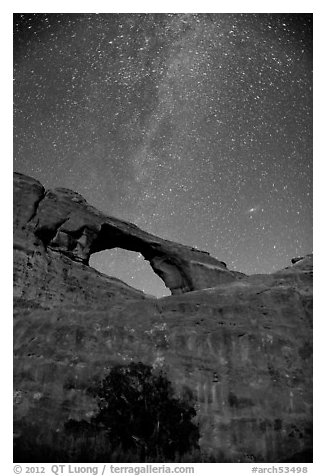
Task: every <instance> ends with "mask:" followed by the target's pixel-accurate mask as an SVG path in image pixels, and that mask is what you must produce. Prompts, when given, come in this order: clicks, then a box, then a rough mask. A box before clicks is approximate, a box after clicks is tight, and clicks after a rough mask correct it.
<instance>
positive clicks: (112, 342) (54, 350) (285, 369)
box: [14, 174, 312, 462]
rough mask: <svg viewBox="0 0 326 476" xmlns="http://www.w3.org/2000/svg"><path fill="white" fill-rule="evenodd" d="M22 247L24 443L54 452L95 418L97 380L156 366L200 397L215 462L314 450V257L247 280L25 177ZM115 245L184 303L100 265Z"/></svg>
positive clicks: (20, 199)
mask: <svg viewBox="0 0 326 476" xmlns="http://www.w3.org/2000/svg"><path fill="white" fill-rule="evenodd" d="M14 246H15V249H14V284H15V290H14V295H15V316H14V354H15V360H14V390H15V413H14V416H15V431H16V433H17V435H19V434H20V433H22V432H24V428H26V426H27V427H28V426H34V427H35V428H36V429H37V431H38V433H39V436H40V438H41V439H44V440H49V433H51V432H53V431H55V432H59V434H60V432H62V431H63V425H64V422H65V421H67V420H68V419H69V418H74V419H83V418H86V419H87V418H89V417H90V415H91V414H92V411H94V409H95V403H94V400H93V399H92V398H91V397H90V396H89V395H88V393H87V392H86V389H87V387H88V386H89V385H90V384H91V383H92V381H93V380H94V378H95V379H101V378H103V377H104V376H105V375H106V374H107V372H108V371H109V369H110V368H112V366H114V365H116V364H121V363H129V362H131V361H135V362H138V361H142V362H144V363H145V364H149V365H153V366H154V367H162V368H163V369H164V370H165V371H166V372H167V374H168V378H169V379H170V380H171V381H172V382H173V384H174V386H175V388H176V390H177V392H178V393H180V394H181V393H182V392H184V391H188V390H189V389H190V390H191V392H192V393H193V394H194V396H195V398H196V402H197V403H196V408H197V415H198V422H199V425H200V433H201V440H200V444H201V448H202V450H203V451H206V452H210V453H211V454H212V455H213V456H214V457H215V458H217V459H219V458H220V460H221V461H222V460H223V461H239V462H250V461H261V462H262V461H267V462H276V461H285V460H291V458H292V457H293V455H296V454H307V452H308V451H309V450H310V449H311V446H312V381H311V380H312V255H308V256H306V257H303V258H302V259H299V260H293V261H292V262H293V263H294V264H293V265H292V266H289V267H287V268H285V269H284V270H281V271H279V272H277V273H273V274H270V275H255V276H245V275H243V274H241V273H236V272H231V271H229V270H228V269H227V267H226V266H225V265H224V263H222V262H221V261H218V260H215V259H214V258H212V257H210V256H209V255H208V254H206V253H204V252H200V251H197V250H194V249H192V248H189V247H185V246H183V245H179V244H175V243H171V242H169V241H166V240H161V239H160V238H157V237H154V236H152V235H150V234H148V233H146V232H143V231H142V230H140V229H139V228H137V227H135V226H134V225H132V224H130V223H126V222H123V221H121V220H117V219H115V218H111V217H107V216H105V215H103V214H102V213H100V212H98V211H97V210H95V209H94V208H92V207H90V206H89V205H88V204H87V203H86V202H85V200H84V199H83V198H82V197H81V196H80V195H78V194H76V193H74V192H71V191H67V190H64V189H56V190H55V191H50V192H46V191H45V190H44V189H43V187H42V185H41V184H39V182H37V181H35V180H34V179H31V178H28V177H25V176H22V175H19V174H17V175H16V176H15V215H14ZM115 246H119V247H122V248H126V249H130V250H134V251H139V252H141V253H142V254H143V256H144V257H145V258H146V259H148V260H149V262H150V263H151V265H152V267H153V269H154V270H155V271H156V272H157V274H158V275H159V276H161V277H162V279H163V280H164V281H165V283H166V285H167V286H168V287H170V289H171V290H172V292H173V293H175V294H178V293H179V294H178V295H172V296H168V297H165V298H161V299H154V298H152V297H149V296H146V295H144V294H143V293H142V292H140V291H137V290H135V289H133V288H131V287H130V286H127V285H126V284H124V283H122V281H120V280H117V279H115V278H111V277H109V276H104V275H103V274H101V273H99V272H97V271H96V270H94V269H92V268H90V267H89V266H88V260H89V256H90V254H91V253H92V252H96V251H100V250H102V249H105V248H112V247H115ZM204 288H209V289H204ZM189 291H192V292H189ZM44 422H46V425H45V424H44ZM303 461H307V460H304V459H303Z"/></svg>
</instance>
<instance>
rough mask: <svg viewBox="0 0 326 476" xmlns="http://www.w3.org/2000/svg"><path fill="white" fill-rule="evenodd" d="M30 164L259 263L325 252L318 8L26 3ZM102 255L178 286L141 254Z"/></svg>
mask: <svg viewBox="0 0 326 476" xmlns="http://www.w3.org/2000/svg"><path fill="white" fill-rule="evenodd" d="M14 170H15V171H17V172H21V173H25V174H27V175H31V176H32V177H34V178H36V179H38V180H40V181H41V183H42V184H43V185H44V186H45V187H46V188H54V187H59V186H60V187H67V188H71V189H73V190H75V191H78V192H79V193H81V194H82V195H83V196H84V197H85V198H86V199H87V200H88V202H89V203H90V204H92V205H94V206H95V207H97V208H98V209H100V210H101V211H103V212H105V213H107V214H108V215H113V216H116V217H118V218H122V219H125V220H128V221H131V222H133V223H135V224H136V225H138V226H139V227H140V228H142V229H144V230H147V231H149V232H151V233H153V234H155V235H159V236H160V237H162V238H166V239H169V240H173V241H177V242H180V243H183V244H187V245H191V246H195V247H197V248H199V249H203V250H206V251H208V252H209V253H210V254H211V255H212V256H215V257H216V258H218V259H220V260H222V261H225V262H226V263H227V265H228V267H229V268H230V269H236V270H238V271H242V272H244V273H247V274H254V273H270V272H273V271H276V270H277V269H281V268H284V267H285V266H288V265H289V264H290V260H291V258H292V257H295V256H301V255H303V254H306V253H309V252H312V15H311V14H294V13H291V14H274V13H272V14H267V13H261V14H253V13H247V14H240V13H239V14H225V13H223V14H222V13H220V14H219V13H210V14H196V13H191V14H137V13H131V14H113V13H103V14H95V13H92V14H79V13H78V14H77V13H74V14H66V13H65V14H58V13H57V14H53V13H51V14H45V13H42V14H35V13H32V14H27V13H24V14H14ZM91 265H92V266H94V267H96V268H97V269H99V270H100V271H102V272H104V273H106V274H109V275H113V276H117V277H119V278H120V279H123V280H124V281H125V282H127V283H129V284H131V285H132V286H134V287H136V288H139V289H142V290H145V291H146V292H147V293H150V294H154V295H157V296H161V295H163V294H170V293H169V291H168V290H166V289H165V287H164V284H163V282H162V281H161V280H160V279H159V278H158V277H157V276H156V275H154V273H153V271H152V270H151V268H150V267H149V264H148V263H147V262H145V261H144V259H143V258H142V256H141V255H138V254H136V253H133V252H128V251H125V250H120V249H115V250H111V251H104V252H101V253H98V254H96V255H93V256H92V258H91Z"/></svg>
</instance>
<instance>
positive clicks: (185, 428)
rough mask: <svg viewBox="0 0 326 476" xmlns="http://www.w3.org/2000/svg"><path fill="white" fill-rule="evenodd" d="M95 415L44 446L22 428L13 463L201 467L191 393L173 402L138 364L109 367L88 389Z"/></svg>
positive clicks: (160, 381) (158, 376)
mask: <svg viewBox="0 0 326 476" xmlns="http://www.w3.org/2000/svg"><path fill="white" fill-rule="evenodd" d="M88 392H89V393H90V394H91V395H92V396H93V397H94V398H95V399H96V401H97V405H98V411H97V413H96V414H95V415H94V416H93V417H92V418H91V419H90V421H86V420H80V421H76V420H68V421H67V422H65V425H64V431H60V432H59V433H55V432H53V434H52V435H51V441H50V440H49V441H46V442H45V441H44V438H41V437H40V436H39V435H38V434H37V432H36V431H33V429H31V428H26V431H22V434H21V436H20V437H19V438H17V439H16V442H15V444H14V461H15V462H196V461H197V462H200V461H203V455H202V454H201V453H200V450H199V445H198V440H199V429H198V426H197V425H196V424H195V423H194V421H193V419H194V417H195V416H196V411H195V409H194V406H193V399H192V396H191V393H190V392H188V393H187V394H186V395H184V396H183V397H182V398H178V397H177V396H176V395H175V394H174V391H173V388H172V384H171V382H170V381H169V380H168V379H167V378H166V376H165V375H164V374H163V373H162V372H157V371H154V370H153V369H152V368H151V367H149V366H147V365H144V364H142V363H137V364H136V363H131V364H130V365H121V366H116V367H114V368H113V369H112V370H111V372H110V373H109V375H108V376H107V377H106V378H105V379H104V380H103V381H101V382H99V383H98V384H97V385H96V386H92V388H90V389H88Z"/></svg>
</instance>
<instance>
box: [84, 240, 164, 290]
mask: <svg viewBox="0 0 326 476" xmlns="http://www.w3.org/2000/svg"><path fill="white" fill-rule="evenodd" d="M89 266H91V267H92V268H94V269H96V270H97V271H100V272H101V273H103V274H106V275H107V276H112V277H115V278H118V279H121V281H123V282H125V283H127V284H128V285H129V286H132V287H133V288H135V289H139V290H140V291H143V292H144V293H146V294H149V295H152V296H155V297H157V298H160V297H163V296H170V295H171V291H170V289H169V288H167V287H166V286H165V284H164V281H163V280H162V279H161V278H159V276H158V275H157V274H155V272H154V271H153V269H152V267H151V266H150V264H149V262H148V261H146V260H145V259H144V257H143V255H142V254H141V253H139V252H136V251H129V250H126V249H124V248H111V249H105V250H103V251H99V252H95V253H92V254H91V256H90V259H89Z"/></svg>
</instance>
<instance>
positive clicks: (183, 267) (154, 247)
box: [14, 174, 238, 294]
mask: <svg viewBox="0 0 326 476" xmlns="http://www.w3.org/2000/svg"><path fill="white" fill-rule="evenodd" d="M14 187H15V199H14V206H15V216H17V220H19V221H20V220H22V221H24V222H26V223H29V224H30V227H31V226H34V229H33V232H34V235H35V236H36V237H37V238H38V239H39V240H40V242H41V243H42V244H43V246H44V247H45V248H46V249H47V250H48V249H50V250H53V251H56V252H59V253H61V254H63V255H65V256H68V257H69V258H70V259H71V260H73V261H76V262H80V263H83V264H86V265H87V264H88V262H89V258H90V255H91V254H92V253H96V252H98V251H102V250H105V249H111V248H116V247H119V248H124V249H126V250H130V251H136V252H139V253H141V254H142V255H143V256H144V258H145V259H146V260H148V261H149V263H150V265H151V266H152V268H153V270H154V272H155V273H157V274H158V276H159V277H160V278H162V279H163V281H164V282H165V284H166V286H167V287H168V288H170V290H171V292H172V294H180V293H183V292H187V291H193V290H196V289H203V288H207V287H210V286H214V285H215V284H220V283H222V282H231V281H234V280H236V279H238V275H237V273H234V272H232V271H229V270H228V269H227V268H226V265H225V263H223V262H221V261H218V260H216V259H215V258H212V257H211V256H210V255H209V254H208V253H206V252H204V251H199V250H196V249H194V248H191V247H188V246H184V245H180V244H178V243H173V242H170V241H168V240H163V239H161V238H159V237H157V236H154V235H151V234H149V233H147V232H145V231H142V230H140V229H139V228H138V227H137V226H135V225H133V224H131V223H128V222H125V221H122V220H118V219H117V218H113V217H109V216H106V215H104V214H103V213H100V212H99V211H98V210H96V209H95V208H93V207H91V206H90V205H89V204H88V203H87V202H86V201H85V199H84V198H83V197H82V196H81V195H79V194H78V193H75V192H73V191H71V190H67V189H63V188H57V189H55V190H48V191H47V192H45V191H44V189H43V187H42V185H41V184H40V183H39V182H37V181H36V180H33V179H31V178H30V177H25V176H23V175H21V174H15V175H14ZM29 188H30V189H31V194H30V195H29V196H28V198H27V201H26V203H27V205H28V206H27V208H26V209H25V201H24V199H23V197H24V194H26V190H28V189H29ZM16 197H17V198H16ZM20 197H22V200H20ZM17 226H19V225H17Z"/></svg>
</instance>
